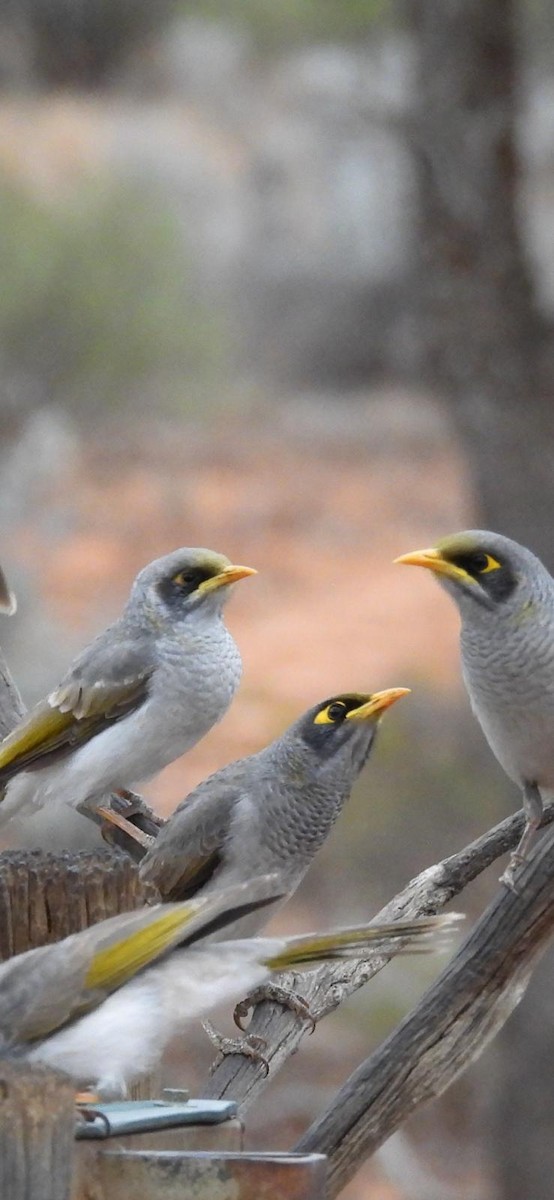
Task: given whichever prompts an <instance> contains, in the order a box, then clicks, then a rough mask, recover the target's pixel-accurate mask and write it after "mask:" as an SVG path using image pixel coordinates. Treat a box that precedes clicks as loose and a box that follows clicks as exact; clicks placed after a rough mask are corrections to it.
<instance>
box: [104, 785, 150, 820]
mask: <svg viewBox="0 0 554 1200" xmlns="http://www.w3.org/2000/svg"><path fill="white" fill-rule="evenodd" d="M110 806H111V808H112V810H113V811H114V812H116V813H119V814H120V816H122V817H123V816H125V817H127V818H129V817H140V816H141V814H142V813H143V812H144V800H143V799H142V796H139V795H138V792H131V791H130V790H129V788H116V789H115V791H114V792H112V793H111V795H110Z"/></svg>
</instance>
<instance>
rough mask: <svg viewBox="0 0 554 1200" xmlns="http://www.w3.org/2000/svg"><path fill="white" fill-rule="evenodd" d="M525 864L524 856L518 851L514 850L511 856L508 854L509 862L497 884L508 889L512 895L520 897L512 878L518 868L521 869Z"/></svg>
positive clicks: (525, 858)
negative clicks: (501, 884)
mask: <svg viewBox="0 0 554 1200" xmlns="http://www.w3.org/2000/svg"><path fill="white" fill-rule="evenodd" d="M526 862H527V857H526V855H525V854H520V853H519V851H518V850H514V851H513V852H512V854H510V861H509V863H508V866H507V867H506V869H505V871H503V872H502V874H501V876H500V880H499V882H500V883H503V884H504V886H505V887H507V888H509V890H510V891H511V892H513V893H514V896H519V895H520V891H519V888H518V886H517V884H516V881H515V878H514V876H515V873H516V871H517V870H518V868H519V867H523V866H524V864H525V863H526Z"/></svg>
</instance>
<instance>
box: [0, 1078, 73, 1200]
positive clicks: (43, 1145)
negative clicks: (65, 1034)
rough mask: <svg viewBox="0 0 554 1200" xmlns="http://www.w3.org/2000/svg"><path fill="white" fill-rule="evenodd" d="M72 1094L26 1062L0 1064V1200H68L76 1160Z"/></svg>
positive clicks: (70, 1088) (63, 1081) (68, 1083)
mask: <svg viewBox="0 0 554 1200" xmlns="http://www.w3.org/2000/svg"><path fill="white" fill-rule="evenodd" d="M74 1094H75V1093H74V1088H73V1084H72V1083H71V1081H70V1080H69V1079H66V1078H65V1077H64V1076H62V1075H58V1074H57V1072H54V1071H49V1070H46V1069H45V1068H43V1067H33V1068H31V1067H29V1066H28V1065H27V1064H26V1063H25V1061H24V1059H3V1060H0V1196H2V1198H3V1200H69V1197H70V1195H71V1186H72V1175H73V1168H74V1157H75V1142H74V1131H75V1110H74V1103H73V1100H74Z"/></svg>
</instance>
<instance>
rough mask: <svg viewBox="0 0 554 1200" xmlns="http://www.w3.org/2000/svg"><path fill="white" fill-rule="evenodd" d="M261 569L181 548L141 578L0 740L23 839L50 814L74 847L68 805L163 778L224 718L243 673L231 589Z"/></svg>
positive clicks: (13, 833)
mask: <svg viewBox="0 0 554 1200" xmlns="http://www.w3.org/2000/svg"><path fill="white" fill-rule="evenodd" d="M254 574H256V572H255V571H254V570H252V569H251V568H250V567H242V566H234V565H233V564H232V563H230V562H229V559H228V558H225V557H224V556H223V555H221V554H215V553H214V552H213V551H212V550H204V549H181V550H176V551H175V552H174V553H173V554H168V555H166V556H165V557H164V558H159V559H156V560H155V562H152V563H150V564H149V565H148V566H147V567H145V568H144V570H142V571H141V572H140V573H139V575H137V578H136V579H135V582H134V584H133V587H132V589H131V594H130V597H129V601H128V603H127V605H126V607H125V609H124V611H123V613H122V615H121V617H119V619H118V620H117V621H115V622H114V624H113V625H110V626H109V627H108V629H106V630H105V631H104V633H101V634H100V635H99V636H98V637H97V638H96V639H95V640H94V641H93V642H91V644H90V646H88V647H87V648H86V649H85V650H84V651H83V652H82V654H80V655H79V656H78V658H76V659H75V661H74V662H73V664H72V666H71V667H70V669H69V671H68V672H67V674H66V675H65V676H64V678H63V679H62V681H61V683H60V684H59V686H58V687H56V688H55V689H54V691H53V692H51V694H50V695H49V696H48V698H47V699H46V700H44V701H43V702H42V703H40V704H38V705H37V706H36V708H34V709H33V710H32V711H31V712H30V713H29V714H28V716H27V717H25V718H24V719H23V720H22V721H21V722H20V723H19V724H18V725H17V727H16V728H15V729H14V731H13V732H12V733H11V734H9V736H8V737H7V738H5V739H4V741H3V742H2V743H1V744H0V787H2V788H4V789H5V791H4V797H3V799H2V800H1V802H0V826H2V827H3V826H4V825H8V829H7V833H8V838H11V841H12V844H16V845H17V844H19V845H21V844H22V843H23V842H24V843H25V844H26V845H33V844H36V845H39V846H40V845H43V844H44V843H43V831H42V827H41V821H40V819H39V816H37V817H36V819H35V821H34V822H33V814H34V813H36V812H37V810H40V809H45V810H47V812H46V819H47V820H48V821H52V820H53V821H54V826H55V837H56V844H57V846H58V847H59V846H63V845H67V844H70V845H71V844H74V843H73V834H72V837H71V839H70V840H69V842H68V841H67V840H65V838H64V824H65V823H67V824H70V823H71V822H70V818H69V814H68V809H73V810H74V809H77V808H78V809H79V810H80V811H83V809H84V808H86V807H89V808H95V807H96V806H97V805H98V804H99V803H100V801H101V800H102V798H103V797H104V796H105V795H106V793H108V792H110V791H112V790H115V789H120V788H130V787H132V786H133V784H134V783H135V784H136V783H137V782H138V781H140V780H144V779H148V778H150V777H151V776H153V775H155V774H157V772H158V771H160V770H161V769H162V768H163V767H165V766H167V764H168V763H170V762H172V761H173V760H174V759H175V758H178V757H179V756H180V755H181V754H184V753H185V751H186V750H189V749H190V747H191V746H194V745H195V743H196V742H198V741H199V740H200V738H202V737H203V736H204V734H206V733H207V732H208V730H209V729H211V728H212V726H213V725H214V724H215V723H216V722H217V721H219V720H220V719H221V717H222V716H223V715H224V713H225V712H226V710H227V708H228V706H229V704H230V702H231V700H232V698H233V695H234V693H235V690H236V688H237V686H238V683H239V679H240V674H241V660H240V655H239V652H238V649H237V647H236V645H235V642H234V641H233V638H232V637H231V634H230V633H229V631H228V630H227V629H226V627H225V625H224V623H223V620H222V609H223V605H224V602H225V599H226V598H227V596H228V594H229V585H230V584H233V583H235V582H236V581H237V580H239V579H243V578H245V577H246V576H247V575H254ZM66 814H67V816H66Z"/></svg>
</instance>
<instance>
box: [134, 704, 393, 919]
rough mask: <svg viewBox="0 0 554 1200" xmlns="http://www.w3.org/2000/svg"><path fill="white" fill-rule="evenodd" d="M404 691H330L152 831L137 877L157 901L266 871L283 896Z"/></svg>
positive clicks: (210, 780) (263, 916)
mask: <svg viewBox="0 0 554 1200" xmlns="http://www.w3.org/2000/svg"><path fill="white" fill-rule="evenodd" d="M407 691H408V689H407V688H389V689H387V690H386V691H383V692H375V693H374V694H373V695H369V694H367V693H366V694H363V695H362V694H359V693H350V694H348V695H341V696H333V697H331V698H330V699H328V700H325V701H323V703H321V704H316V705H315V707H313V708H311V709H310V710H309V712H307V713H305V714H304V716H302V717H300V719H299V720H298V721H296V722H295V723H294V725H292V726H291V727H290V728H289V729H287V730H286V732H285V733H284V734H283V735H282V736H281V737H279V738H277V740H276V741H274V742H272V743H271V744H270V745H269V746H267V747H266V748H265V749H264V750H261V751H260V752H259V753H258V754H253V755H251V756H250V757H248V758H243V759H239V760H238V761H237V762H233V763H230V764H229V766H227V767H223V769H222V770H221V771H217V772H216V774H215V775H211V776H210V777H209V778H208V779H206V780H204V782H203V783H201V784H200V785H199V786H198V787H197V788H195V789H194V791H193V792H192V793H191V794H190V795H189V796H187V797H186V799H185V800H183V801H182V803H181V804H180V805H179V807H178V808H177V809H176V811H175V813H174V814H173V816H172V817H170V819H169V821H168V822H167V824H166V825H165V826H164V827H163V829H162V830H161V831H160V833H159V835H158V837H157V838H156V841H155V842H154V844H153V845H152V847H151V849H149V850H148V852H147V854H146V856H145V857H144V859H143V861H142V863H141V867H140V872H141V875H142V878H143V879H145V880H147V881H148V882H150V883H153V884H155V886H156V887H157V889H158V891H159V892H160V895H161V896H162V898H163V899H164V900H184V899H186V898H187V897H189V896H194V895H198V894H199V893H202V894H204V893H210V892H214V891H218V890H219V889H220V888H224V887H229V886H231V885H233V884H236V883H239V882H241V881H243V880H246V879H249V878H251V877H252V876H253V875H254V876H255V875H262V874H265V873H266V872H271V873H272V874H275V875H276V876H277V879H278V880H279V890H280V891H281V892H282V893H283V898H284V899H287V898H288V897H289V896H291V895H292V893H293V892H294V891H295V890H296V888H297V887H298V885H299V883H300V882H301V880H302V878H303V877H304V875H305V874H306V871H307V870H308V867H309V866H310V864H311V862H312V861H313V859H314V857H315V855H316V853H317V851H318V850H319V848H320V847H321V846H322V845H323V843H324V841H325V840H326V838H327V836H328V834H329V833H330V832H331V829H332V827H333V825H334V823H335V821H336V819H337V817H338V816H339V813H340V812H341V809H342V807H343V805H344V804H345V802H346V801H347V800H348V797H349V796H350V792H351V790H352V787H353V785H354V783H355V780H356V779H357V777H358V775H359V773H360V771H361V769H362V767H363V766H364V763H365V762H366V761H367V758H368V756H369V753H370V751H371V748H372V746H373V743H374V740H375V735H376V732H377V727H378V725H379V721H380V719H381V717H382V715H383V713H384V712H385V710H386V709H387V708H389V707H390V706H391V705H392V704H394V703H395V701H396V700H398V699H400V697H401V696H404V695H405V694H406V693H407ZM282 902H283V899H282V900H281V903H282ZM269 915H270V910H269V909H265V910H264V911H263V913H262V912H260V911H258V912H256V913H253V914H251V916H249V917H246V918H244V919H243V920H242V921H241V922H240V923H239V924H237V925H234V926H233V928H232V936H236V935H237V933H240V936H241V937H243V936H245V935H248V934H251V933H254V932H257V931H258V930H259V929H260V928H261V927H262V926H263V925H264V924H265V923H266V921H267V920H268V919H269ZM227 932H228V933H229V934H230V933H231V931H230V930H228V931H227Z"/></svg>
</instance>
